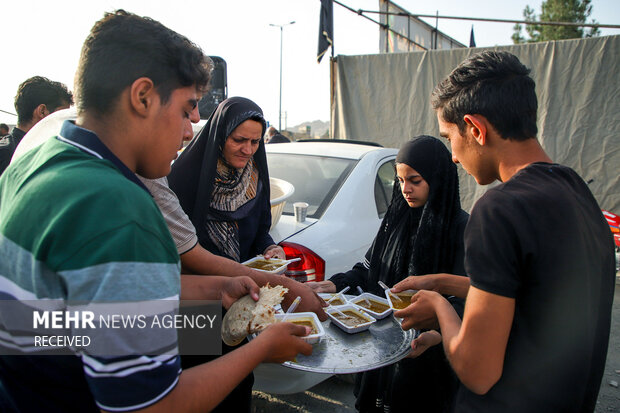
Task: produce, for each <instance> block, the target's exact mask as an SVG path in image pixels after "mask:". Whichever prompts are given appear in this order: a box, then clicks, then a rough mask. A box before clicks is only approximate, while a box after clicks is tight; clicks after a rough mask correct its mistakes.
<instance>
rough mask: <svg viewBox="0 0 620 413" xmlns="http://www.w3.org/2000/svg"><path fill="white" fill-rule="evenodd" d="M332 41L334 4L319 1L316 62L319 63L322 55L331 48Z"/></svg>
mask: <svg viewBox="0 0 620 413" xmlns="http://www.w3.org/2000/svg"><path fill="white" fill-rule="evenodd" d="M333 39H334V3H333V1H332V0H321V21H320V23H319V51H318V52H317V55H316V60H317V62H318V63H321V59H322V58H323V55H324V54H325V52H326V51H327V49H328V48H329V46H331V47H332V52H333V50H334V45H333Z"/></svg>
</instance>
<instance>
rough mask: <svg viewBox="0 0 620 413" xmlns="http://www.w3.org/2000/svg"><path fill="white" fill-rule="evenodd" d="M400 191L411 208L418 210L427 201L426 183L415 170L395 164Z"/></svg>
mask: <svg viewBox="0 0 620 413" xmlns="http://www.w3.org/2000/svg"><path fill="white" fill-rule="evenodd" d="M396 176H397V177H398V182H399V183H400V191H401V192H402V193H403V197H404V198H405V201H407V204H409V206H410V207H411V208H419V207H421V206H424V204H426V201H427V200H428V191H429V187H428V183H426V181H425V180H424V178H422V175H420V174H419V173H418V172H417V171H416V170H415V169H413V168H412V167H410V166H409V165H407V164H405V163H397V164H396Z"/></svg>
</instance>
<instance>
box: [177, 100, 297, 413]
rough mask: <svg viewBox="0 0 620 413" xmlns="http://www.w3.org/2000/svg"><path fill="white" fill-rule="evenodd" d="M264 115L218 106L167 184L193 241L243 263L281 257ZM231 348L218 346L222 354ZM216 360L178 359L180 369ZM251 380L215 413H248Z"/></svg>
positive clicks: (243, 103)
mask: <svg viewBox="0 0 620 413" xmlns="http://www.w3.org/2000/svg"><path fill="white" fill-rule="evenodd" d="M265 128H266V123H265V119H264V118H263V111H262V110H261V108H260V107H259V106H258V105H257V104H256V103H254V102H252V101H251V100H249V99H246V98H242V97H233V98H230V99H226V100H224V101H223V102H221V103H220V104H219V105H218V107H217V108H216V109H215V111H214V112H213V114H212V115H211V117H209V119H208V120H207V123H206V124H205V126H204V127H203V128H202V130H201V131H200V133H199V134H198V136H197V137H196V138H195V139H194V140H193V141H192V142H191V143H190V144H189V145H188V146H187V148H185V150H184V151H183V152H182V153H181V155H180V156H179V158H178V159H177V160H176V161H175V162H174V164H172V171H171V172H170V174H169V175H168V183H169V186H170V189H172V190H173V191H174V192H175V194H176V195H177V197H178V198H179V202H180V204H181V207H182V208H183V210H184V211H185V213H187V215H188V216H189V218H190V220H191V221H192V224H194V227H195V228H196V235H197V237H198V242H199V243H200V245H201V246H202V247H203V248H205V249H206V250H208V251H210V252H211V253H213V254H216V255H220V256H223V257H227V258H230V259H232V260H234V261H237V262H242V261H245V260H247V259H249V258H251V257H254V256H256V255H257V254H265V257H266V258H270V257H276V258H285V254H284V251H283V250H282V248H281V247H279V246H277V245H275V243H274V242H273V239H272V238H271V236H270V235H269V227H270V226H271V207H270V204H269V173H268V171H267V157H266V155H265V144H264V142H263V140H262V137H263V135H264V134H265ZM233 349H234V348H233V347H229V346H227V345H226V344H224V343H222V353H223V354H226V353H228V352H230V351H232V350H233ZM215 358H217V356H183V357H181V364H182V366H183V368H184V369H187V368H190V367H193V366H195V365H198V364H202V363H205V362H208V361H211V360H213V359H215ZM253 383H254V376H253V374H252V373H250V375H248V377H246V378H245V379H244V380H243V381H242V382H241V383H240V384H239V385H238V386H237V387H236V388H235V389H234V390H233V392H231V393H230V394H229V395H228V396H227V397H226V399H224V401H222V403H220V404H219V405H218V406H217V408H216V409H215V410H214V411H216V412H233V411H234V412H249V411H250V410H251V402H252V385H253Z"/></svg>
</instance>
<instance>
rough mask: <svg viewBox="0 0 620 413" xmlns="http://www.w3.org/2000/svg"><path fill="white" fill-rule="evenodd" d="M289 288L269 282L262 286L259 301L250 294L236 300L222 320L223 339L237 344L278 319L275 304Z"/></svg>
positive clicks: (233, 344) (278, 302)
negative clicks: (271, 284) (272, 285)
mask: <svg viewBox="0 0 620 413" xmlns="http://www.w3.org/2000/svg"><path fill="white" fill-rule="evenodd" d="M287 292H288V288H285V287H282V286H281V285H276V286H275V287H270V286H269V284H267V285H266V286H264V287H261V288H260V292H259V295H258V301H254V300H253V299H252V297H250V295H249V294H248V295H246V296H244V297H241V298H240V299H239V300H237V301H235V302H234V303H233V305H231V306H230V309H229V310H228V311H227V312H226V315H225V316H224V319H223V320H222V340H224V343H226V344H227V345H229V346H236V345H238V344H239V343H241V342H242V341H243V339H244V338H245V337H246V336H248V335H249V334H254V333H258V332H259V331H261V330H263V329H265V328H266V327H267V326H268V325H269V324H273V323H275V321H276V318H275V316H274V315H275V310H274V308H273V307H274V306H276V305H278V304H280V303H281V302H282V300H283V299H284V294H286V293H287Z"/></svg>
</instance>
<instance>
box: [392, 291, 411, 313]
mask: <svg viewBox="0 0 620 413" xmlns="http://www.w3.org/2000/svg"><path fill="white" fill-rule="evenodd" d="M417 292H418V290H405V291H401V292H399V293H398V294H394V293H391V292H390V290H385V298H386V299H387V300H388V301H389V302H390V307H392V309H393V310H394V311H398V310H402V309H403V308H407V307H408V306H409V304H411V297H413V295H414V294H415V293H417ZM392 295H397V296H398V297H399V298H400V299H401V301H398V300H396V299H395V298H393V297H392Z"/></svg>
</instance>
